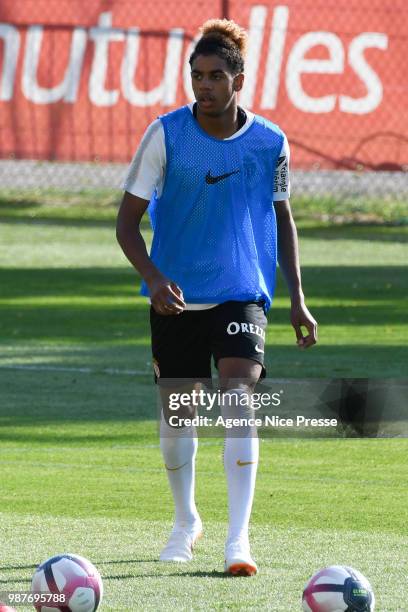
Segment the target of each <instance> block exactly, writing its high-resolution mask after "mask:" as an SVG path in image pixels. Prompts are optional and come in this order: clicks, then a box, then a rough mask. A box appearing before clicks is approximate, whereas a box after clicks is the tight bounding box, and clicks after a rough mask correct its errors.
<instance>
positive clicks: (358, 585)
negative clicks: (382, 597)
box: [302, 565, 375, 612]
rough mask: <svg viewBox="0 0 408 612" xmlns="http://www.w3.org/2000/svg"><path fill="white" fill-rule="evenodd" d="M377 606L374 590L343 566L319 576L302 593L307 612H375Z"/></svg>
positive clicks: (360, 575) (303, 605) (355, 572)
mask: <svg viewBox="0 0 408 612" xmlns="http://www.w3.org/2000/svg"><path fill="white" fill-rule="evenodd" d="M374 605H375V598H374V593H373V589H372V588H371V585H370V583H369V582H368V580H367V578H365V577H364V576H363V574H361V573H360V572H358V571H357V570H355V569H353V568H352V567H346V566H342V565H331V566H330V567H326V568H325V569H322V570H320V571H318V572H316V574H314V576H312V577H311V578H310V580H309V582H308V583H307V584H306V586H305V589H304V591H303V598H302V607H303V610H305V612H372V611H373V610H374Z"/></svg>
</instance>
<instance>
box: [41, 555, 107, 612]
mask: <svg viewBox="0 0 408 612" xmlns="http://www.w3.org/2000/svg"><path fill="white" fill-rule="evenodd" d="M31 590H32V592H33V593H51V594H52V595H53V599H52V601H50V602H49V605H47V603H46V602H45V603H43V602H41V603H37V604H35V605H34V607H35V608H36V610H37V612H57V611H58V610H60V611H61V610H63V611H64V612H95V610H96V609H97V608H98V606H99V604H100V602H101V600H102V596H103V583H102V578H101V577H100V574H99V572H98V570H97V569H96V567H94V566H93V565H92V563H91V562H90V561H88V559H85V558H84V557H80V556H79V555H71V554H63V555H56V556H55V557H51V558H50V559H47V561H44V563H41V565H39V566H38V567H37V569H36V570H35V574H34V576H33V581H32V584H31ZM50 597H51V596H50ZM64 600H65V603H64Z"/></svg>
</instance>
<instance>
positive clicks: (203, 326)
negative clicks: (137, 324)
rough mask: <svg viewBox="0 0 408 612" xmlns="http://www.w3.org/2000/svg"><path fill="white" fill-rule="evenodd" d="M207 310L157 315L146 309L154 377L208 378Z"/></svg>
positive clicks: (153, 311)
mask: <svg viewBox="0 0 408 612" xmlns="http://www.w3.org/2000/svg"><path fill="white" fill-rule="evenodd" d="M209 324H210V318H209V316H208V311H188V310H185V311H184V312H182V313H181V314H179V315H160V314H157V313H156V312H155V310H154V309H153V307H151V308H150V326H151V334H152V354H153V366H154V370H155V375H156V378H160V379H193V380H196V381H197V380H207V379H209V378H211V346H210V332H209Z"/></svg>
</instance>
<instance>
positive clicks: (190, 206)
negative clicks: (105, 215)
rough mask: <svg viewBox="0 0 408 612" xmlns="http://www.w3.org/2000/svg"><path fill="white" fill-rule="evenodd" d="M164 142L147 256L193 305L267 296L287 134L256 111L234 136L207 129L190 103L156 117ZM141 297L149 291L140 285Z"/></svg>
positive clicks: (271, 289)
mask: <svg viewBox="0 0 408 612" xmlns="http://www.w3.org/2000/svg"><path fill="white" fill-rule="evenodd" d="M160 119H161V121H162V123H163V127H164V133H165V142H166V156H167V163H166V177H165V182H164V186H163V193H162V195H161V197H160V198H157V197H156V195H154V197H153V198H152V200H151V201H150V204H149V208H148V212H149V215H150V220H151V224H152V228H153V232H154V234H153V243H152V249H151V253H150V256H151V259H152V261H153V262H154V264H155V265H156V266H157V267H158V268H159V270H160V271H161V272H162V273H163V274H165V275H166V276H167V277H168V278H170V279H171V280H173V281H174V282H176V283H177V284H178V285H179V286H180V287H181V289H182V291H183V295H184V300H185V301H186V302H190V303H222V302H226V301H229V300H237V301H247V300H261V299H263V300H264V301H265V310H268V309H269V307H270V305H271V303H272V298H273V293H274V289H275V275H276V261H277V233H276V217H275V210H274V207H273V203H272V202H273V190H274V173H275V167H276V163H277V160H278V157H279V154H280V152H281V149H282V145H283V139H284V135H283V133H282V131H281V130H280V129H279V128H278V127H277V126H276V125H274V124H273V123H271V122H269V121H267V120H266V119H264V118H263V117H259V116H255V119H254V121H253V122H252V124H251V126H250V127H249V128H248V129H247V130H246V131H245V132H244V133H243V134H242V135H241V136H237V137H236V138H234V139H232V140H219V139H217V138H214V137H212V136H210V135H209V134H207V133H206V132H204V130H202V129H201V127H200V125H199V123H198V122H197V120H196V119H195V118H194V117H193V115H192V113H191V111H190V109H189V107H188V106H184V107H182V108H180V109H178V110H176V111H174V112H171V113H168V114H167V115H164V116H162V117H160ZM141 292H142V295H149V293H148V290H147V287H146V284H145V283H143V284H142V291H141Z"/></svg>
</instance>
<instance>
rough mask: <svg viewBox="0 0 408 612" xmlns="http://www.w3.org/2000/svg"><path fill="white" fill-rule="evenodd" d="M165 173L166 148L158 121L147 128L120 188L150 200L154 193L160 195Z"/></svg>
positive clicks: (162, 131)
mask: <svg viewBox="0 0 408 612" xmlns="http://www.w3.org/2000/svg"><path fill="white" fill-rule="evenodd" d="M165 172H166V146H165V141H164V130H163V125H162V122H161V121H160V119H156V121H153V123H151V124H150V125H149V127H148V128H147V130H146V132H145V133H144V135H143V138H142V140H141V142H140V145H139V147H138V149H137V151H136V153H135V155H134V157H133V159H132V161H131V163H130V165H129V168H128V171H127V175H126V177H125V180H124V181H123V183H122V188H123V189H124V190H125V191H128V192H129V193H131V194H133V195H135V196H138V197H139V198H143V199H145V200H150V198H151V197H152V195H153V193H154V191H155V190H156V191H157V192H158V195H159V196H160V195H161V191H162V188H163V182H164V176H165Z"/></svg>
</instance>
